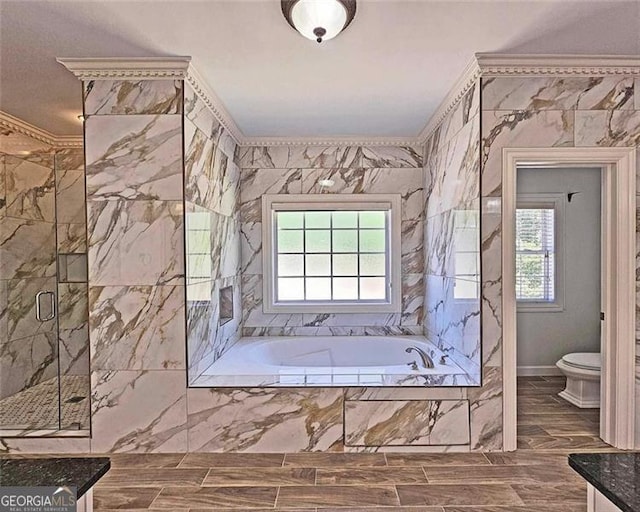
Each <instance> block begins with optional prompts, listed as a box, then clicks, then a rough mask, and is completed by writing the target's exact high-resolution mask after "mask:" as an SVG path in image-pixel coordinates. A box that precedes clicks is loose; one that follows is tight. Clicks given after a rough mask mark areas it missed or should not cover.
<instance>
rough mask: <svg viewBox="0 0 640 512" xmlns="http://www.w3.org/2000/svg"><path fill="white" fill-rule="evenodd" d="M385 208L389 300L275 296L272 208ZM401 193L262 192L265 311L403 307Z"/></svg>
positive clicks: (398, 309)
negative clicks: (283, 298) (284, 300)
mask: <svg viewBox="0 0 640 512" xmlns="http://www.w3.org/2000/svg"><path fill="white" fill-rule="evenodd" d="M282 209H289V210H292V211H309V210H386V211H388V212H389V224H388V229H389V237H388V242H387V243H388V248H387V262H388V263H387V268H388V276H387V277H388V280H389V286H390V290H389V300H388V301H386V302H379V301H376V302H370V301H366V302H365V301H353V302H349V301H340V302H337V301H328V302H320V301H313V302H305V301H300V302H295V303H294V302H287V303H278V302H277V301H276V300H275V286H274V284H275V278H276V272H275V267H274V243H273V242H274V237H275V231H274V227H275V226H274V222H273V220H274V210H282ZM401 220H402V197H401V195H400V194H331V195H329V194H277V195H271V194H265V195H263V196H262V265H263V267H262V268H263V305H262V308H263V311H264V312H265V313H400V312H401V311H402V270H401V256H402V252H401V233H402V225H401Z"/></svg>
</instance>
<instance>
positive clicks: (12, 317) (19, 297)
mask: <svg viewBox="0 0 640 512" xmlns="http://www.w3.org/2000/svg"><path fill="white" fill-rule="evenodd" d="M41 291H51V292H53V293H55V292H56V278H55V277H45V278H35V277H34V278H25V279H12V280H10V281H8V283H7V292H8V293H7V326H8V329H7V330H8V339H9V340H17V339H21V338H25V337H28V336H34V335H36V334H40V333H49V332H54V331H55V330H56V321H55V319H53V320H49V321H47V322H40V321H38V320H36V304H35V300H34V298H35V296H36V293H38V292H41ZM54 297H55V296H54ZM53 307H54V308H55V304H54V305H53ZM50 313H51V307H50V304H49V301H48V300H47V298H43V299H42V315H43V316H47V315H49V314H50ZM2 368H4V367H2Z"/></svg>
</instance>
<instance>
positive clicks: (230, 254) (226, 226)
mask: <svg viewBox="0 0 640 512" xmlns="http://www.w3.org/2000/svg"><path fill="white" fill-rule="evenodd" d="M220 218H221V220H222V222H221V225H220V230H219V231H218V232H217V233H216V234H215V235H216V239H214V242H213V245H214V246H217V245H218V244H219V246H220V273H219V275H218V276H217V277H223V278H225V277H233V276H236V275H238V274H239V273H240V222H239V220H238V216H235V217H226V216H221V217H220ZM218 237H219V238H218Z"/></svg>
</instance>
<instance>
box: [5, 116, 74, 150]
mask: <svg viewBox="0 0 640 512" xmlns="http://www.w3.org/2000/svg"><path fill="white" fill-rule="evenodd" d="M0 127H2V128H6V129H8V130H10V131H12V132H16V133H20V134H22V135H26V136H27V137H30V138H32V139H34V140H37V141H39V142H42V143H44V144H47V145H48V146H51V147H52V148H53V149H64V148H81V147H82V146H83V138H82V136H73V135H63V136H57V135H54V134H53V133H51V132H48V131H46V130H43V129H42V128H38V127H37V126H34V125H32V124H29V123H27V122H26V121H23V120H22V119H18V118H17V117H14V116H12V115H11V114H7V113H6V112H3V111H1V110H0Z"/></svg>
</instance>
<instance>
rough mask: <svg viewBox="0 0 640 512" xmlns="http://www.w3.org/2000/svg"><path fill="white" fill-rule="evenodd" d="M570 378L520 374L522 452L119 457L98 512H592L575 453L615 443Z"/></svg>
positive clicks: (103, 484)
mask: <svg viewBox="0 0 640 512" xmlns="http://www.w3.org/2000/svg"><path fill="white" fill-rule="evenodd" d="M562 383H563V381H562V379H561V378H558V377H550V378H542V377H531V378H524V379H520V381H519V385H518V394H519V402H518V405H519V407H520V409H521V410H520V411H519V416H518V442H519V450H518V451H517V452H513V453H486V454H482V453H466V454H416V453H413V454H412V453H404V454H403V453H395V454H392V453H387V454H382V453H367V454H341V453H295V454H287V455H280V454H238V453H233V454H229V453H228V454H195V453H194V454H187V455H184V454H157V455H154V454H149V455H111V457H112V470H111V471H110V472H109V473H108V474H107V475H106V476H105V477H104V478H103V479H102V480H101V481H100V482H99V484H98V485H97V486H96V491H95V501H96V507H97V509H96V512H106V511H115V510H120V511H122V510H128V511H142V510H154V509H161V510H171V511H173V512H187V511H188V512H205V511H207V510H209V511H210V510H216V511H219V512H223V511H227V512H231V511H249V510H251V511H253V512H265V511H267V510H288V511H289V512H339V511H340V512H366V511H380V512H401V511H404V512H585V511H586V485H585V482H584V480H583V479H582V478H580V477H579V476H578V475H577V474H576V473H574V472H573V471H572V470H571V469H570V468H569V467H568V465H567V454H568V453H570V452H576V451H597V450H609V451H611V450H612V448H611V447H609V446H608V445H606V444H605V443H603V442H602V441H600V440H599V439H598V411H593V410H582V409H578V408H577V407H574V406H572V405H570V404H568V403H567V402H565V401H563V400H562V399H560V398H558V397H557V396H556V393H557V392H558V391H560V390H561V389H562V387H563V386H562Z"/></svg>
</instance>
